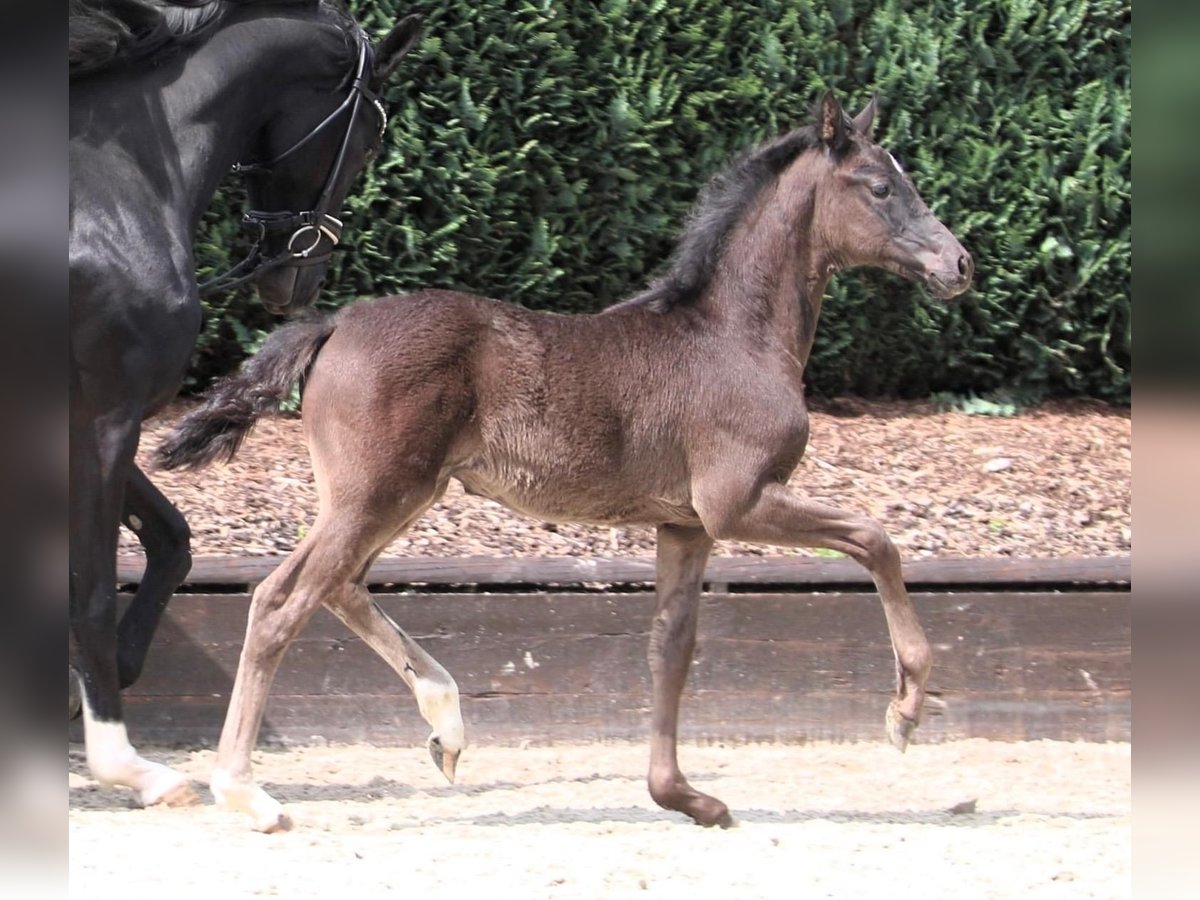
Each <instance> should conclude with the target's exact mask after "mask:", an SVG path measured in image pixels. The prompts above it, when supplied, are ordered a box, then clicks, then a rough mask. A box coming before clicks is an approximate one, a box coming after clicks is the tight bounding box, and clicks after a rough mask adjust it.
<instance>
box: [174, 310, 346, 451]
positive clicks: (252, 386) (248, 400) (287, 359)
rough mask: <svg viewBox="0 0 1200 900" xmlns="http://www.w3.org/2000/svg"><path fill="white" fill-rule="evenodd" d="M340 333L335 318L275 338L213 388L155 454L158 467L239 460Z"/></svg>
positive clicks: (285, 330) (277, 333)
mask: <svg viewBox="0 0 1200 900" xmlns="http://www.w3.org/2000/svg"><path fill="white" fill-rule="evenodd" d="M334 328H335V322H334V317H333V316H325V317H323V318H320V319H314V320H310V321H304V322H296V323H294V324H291V325H284V326H283V327H282V328H278V329H276V330H275V331H273V332H271V334H270V336H269V337H268V338H267V339H266V341H265V342H264V343H263V345H262V349H260V350H259V351H258V352H257V353H255V354H254V355H253V356H252V357H250V358H249V359H248V360H246V361H245V362H244V363H243V364H242V367H241V369H239V370H238V371H237V372H234V373H233V374H232V375H226V376H225V377H224V378H222V379H221V380H220V381H218V382H217V383H216V384H214V385H213V386H212V387H211V388H209V390H208V391H207V392H205V394H204V396H203V399H202V403H201V404H200V406H198V407H196V408H195V409H194V410H192V411H191V412H190V413H188V414H187V415H186V416H184V417H183V418H182V419H180V421H179V423H178V424H177V425H176V426H175V428H174V429H173V430H172V431H171V433H170V434H168V435H167V437H166V438H165V439H164V440H163V442H162V443H161V444H160V445H159V447H158V449H157V450H156V451H155V463H156V465H157V467H158V468H160V469H184V468H186V469H198V468H201V467H203V466H206V465H208V464H209V463H211V462H213V461H214V460H220V461H222V462H229V460H231V459H233V457H234V455H235V454H236V453H237V452H238V448H239V447H241V446H242V441H244V440H245V439H246V435H248V434H249V433H250V430H251V429H252V428H253V427H254V423H255V422H257V421H258V419H259V418H260V417H261V416H263V415H270V414H274V413H278V412H279V408H280V405H281V404H282V403H283V402H284V401H285V400H287V399H288V397H289V395H290V394H291V392H292V385H294V384H296V382H298V381H302V380H303V379H304V377H305V376H306V375H307V374H308V372H309V370H310V369H311V368H312V365H313V363H314V362H315V361H316V358H317V354H318V353H320V352H321V348H322V347H323V346H324V345H325V341H326V340H328V339H329V336H330V335H331V334H333V330H334Z"/></svg>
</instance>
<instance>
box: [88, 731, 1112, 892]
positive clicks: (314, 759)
mask: <svg viewBox="0 0 1200 900" xmlns="http://www.w3.org/2000/svg"><path fill="white" fill-rule="evenodd" d="M469 754H470V755H469V756H468V755H464V757H463V765H462V767H461V768H460V774H461V776H462V778H461V782H460V785H459V786H456V787H448V786H447V785H446V784H445V782H444V781H441V780H440V776H439V775H438V773H437V772H435V771H434V769H433V767H432V766H430V765H429V764H428V760H427V758H426V757H425V752H424V749H423V748H390V749H385V748H378V747H368V746H363V745H355V746H349V747H306V748H295V749H289V750H285V751H268V752H260V753H258V754H256V759H257V762H258V764H259V767H260V768H259V771H260V773H261V775H262V777H263V779H264V781H265V782H266V783H267V784H268V785H269V789H271V790H273V791H274V792H275V794H276V796H277V797H279V798H280V799H281V800H283V802H285V803H286V804H287V805H288V808H289V811H290V813H291V814H292V816H293V817H294V819H295V823H296V824H295V828H294V830H293V831H291V832H288V833H285V834H279V835H270V836H265V835H260V834H255V833H251V832H250V831H249V830H248V828H247V826H246V824H245V823H244V822H243V821H241V819H240V818H238V817H236V816H234V815H232V814H229V813H225V812H223V811H221V810H219V809H217V808H216V807H214V806H212V805H211V803H208V804H206V805H204V806H199V807H192V808H186V809H159V808H155V809H148V810H135V809H132V808H131V805H130V797H129V795H128V794H127V793H123V792H116V791H111V790H101V789H99V788H98V787H97V786H96V785H95V784H94V783H93V782H92V781H91V780H90V778H88V777H87V775H86V768H85V767H84V765H83V763H82V758H81V753H80V751H79V750H78V749H76V750H74V751H72V759H71V768H72V773H71V775H70V783H69V792H70V812H69V816H68V820H69V829H70V842H71V856H70V879H71V881H70V883H71V892H72V895H78V896H79V897H81V898H82V897H85V896H86V897H126V898H142V897H172V898H177V900H178V898H191V897H196V898H204V900H211V898H213V897H276V896H282V897H290V898H296V900H303V898H314V900H318V898H319V900H328V898H330V897H356V898H357V897H362V898H376V897H388V896H404V897H428V898H440V897H445V898H451V897H453V898H458V897H464V898H465V897H489V898H490V897H495V898H521V900H532V898H589V900H591V898H600V897H614V898H615V897H637V896H649V897H656V898H657V897H665V898H675V897H680V898H687V900H699V898H710V897H712V898H715V897H722V898H728V897H742V898H759V897H836V898H859V897H861V898H874V897H889V896H894V895H897V894H901V895H907V894H912V895H914V896H919V897H923V898H952V900H960V898H963V897H971V898H1001V897H1004V898H1007V897H1019V898H1022V900H1030V898H1064V900H1065V898H1072V900H1073V898H1078V897H1092V898H1123V897H1129V896H1130V895H1131V885H1130V877H1131V831H1132V829H1131V778H1130V746H1129V745H1128V744H1070V743H1058V742H1050V741H1037V742H1029V743H1012V744H1009V743H995V742H989V741H981V740H970V741H961V742H957V743H948V744H937V745H929V746H923V745H918V746H914V747H913V748H911V749H910V750H909V752H908V753H907V754H905V755H903V756H902V755H900V754H898V753H896V752H895V751H894V750H893V749H892V748H891V747H889V746H886V745H884V744H882V743H880V744H807V745H803V746H774V745H749V746H739V747H723V746H695V745H686V746H684V747H683V748H681V761H682V763H683V766H684V769H685V771H687V772H688V773H689V775H690V776H691V777H692V780H693V782H694V783H695V784H696V785H697V786H699V787H701V788H702V789H704V790H706V791H709V792H711V793H714V794H716V795H717V796H719V797H721V798H722V799H724V800H726V802H728V803H729V804H730V807H731V808H732V810H733V811H734V814H735V816H736V818H737V820H738V824H737V827H735V828H733V829H730V830H726V831H722V830H720V829H702V828H699V827H697V826H695V825H692V824H690V823H689V822H688V821H686V820H685V819H684V818H683V817H682V816H680V815H678V814H675V813H667V812H665V811H663V810H660V809H659V808H658V807H656V806H655V805H654V804H653V802H652V801H651V800H650V797H649V795H648V794H647V793H646V788H645V784H644V771H645V762H646V750H645V747H644V746H641V745H634V744H568V745H561V746H552V747H540V746H535V747H528V748H524V749H518V748H513V747H507V748H505V747H479V748H472V749H471V750H470V751H469ZM153 755H154V758H156V759H162V760H163V761H166V762H169V763H171V764H173V765H176V766H178V767H179V768H180V769H182V770H183V771H185V772H189V773H191V774H193V775H194V776H196V777H198V778H203V777H204V776H206V775H207V773H208V770H209V768H210V767H211V764H212V754H211V752H209V751H192V752H187V751H161V750H155V751H154V752H153ZM954 809H957V810H960V811H959V812H953V811H952V810H954Z"/></svg>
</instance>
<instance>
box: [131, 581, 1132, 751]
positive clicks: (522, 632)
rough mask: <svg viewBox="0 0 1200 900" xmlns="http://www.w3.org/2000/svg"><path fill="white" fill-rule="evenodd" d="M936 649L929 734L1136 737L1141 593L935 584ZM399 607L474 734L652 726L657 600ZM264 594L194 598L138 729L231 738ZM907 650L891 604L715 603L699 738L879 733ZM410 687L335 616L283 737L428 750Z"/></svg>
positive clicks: (288, 700)
mask: <svg viewBox="0 0 1200 900" xmlns="http://www.w3.org/2000/svg"><path fill="white" fill-rule="evenodd" d="M913 599H914V603H915V604H916V606H917V609H918V611H919V613H920V616H921V619H922V622H923V624H924V626H925V629H926V631H927V633H928V634H929V637H930V641H931V642H932V643H933V645H934V648H935V659H934V671H933V675H932V677H931V680H930V684H929V688H930V691H931V693H932V694H933V695H934V697H935V699H937V700H941V701H943V702H944V703H945V706H944V708H942V707H939V706H937V705H931V706H929V707H927V715H926V721H925V722H924V723H923V725H922V729H921V733H922V735H923V738H924V740H927V741H936V740H945V739H948V738H957V737H971V736H974V737H988V738H994V739H1018V738H1034V737H1046V738H1058V739H1065V740H1076V739H1085V740H1129V737H1130V720H1131V709H1132V691H1131V689H1132V675H1131V671H1132V662H1131V653H1130V609H1131V598H1130V595H1129V594H1128V593H1119V592H1072V593H1061V594H1054V593H1046V592H1031V593H1000V592H992V593H925V594H915V595H914V598H913ZM377 600H378V602H379V603H380V605H381V606H382V607H383V608H384V609H385V611H387V613H388V614H389V615H390V616H391V617H392V618H393V619H395V621H397V622H398V623H400V625H401V626H402V627H404V628H405V629H406V630H407V631H408V632H409V633H410V634H411V635H412V636H413V637H415V638H417V639H418V640H419V641H420V642H421V643H422V645H423V646H424V647H425V648H426V649H427V650H428V651H429V652H431V653H432V654H433V655H434V656H435V657H437V658H438V659H439V660H440V661H441V662H442V663H443V664H444V665H445V666H446V667H447V668H448V669H449V670H450V671H451V672H452V673H453V674H454V675H455V677H456V678H457V680H458V683H459V687H460V690H461V691H462V693H463V698H464V700H463V706H464V714H465V716H466V718H467V721H468V725H469V728H470V729H471V737H472V739H473V740H483V741H508V740H525V739H531V740H541V739H545V740H550V739H566V738H570V739H575V740H593V739H606V738H639V737H642V736H643V735H644V733H645V729H646V722H647V713H648V704H649V697H650V679H649V672H648V668H647V664H646V658H645V654H646V646H647V642H648V628H649V623H650V619H651V615H652V611H653V598H652V596H651V595H650V594H649V593H625V594H589V593H575V594H562V593H559V594H545V593H528V594H508V595H506V594H484V593H476V594H452V595H446V594H391V595H389V594H381V595H378V596H377ZM247 607H248V598H247V597H246V596H245V595H237V594H224V595H202V594H182V595H179V596H177V597H176V598H175V599H174V600H173V601H172V604H171V607H170V608H169V611H168V614H167V617H166V619H165V621H164V623H163V627H162V629H161V632H160V635H159V638H158V640H157V641H156V643H155V646H154V647H153V649H152V651H151V655H150V659H149V661H148V663H147V667H146V671H145V674H144V675H143V678H142V680H141V681H140V682H139V683H138V684H137V685H136V686H134V687H133V688H132V689H130V690H129V691H127V692H126V704H127V711H128V719H129V722H130V728H131V731H132V733H133V734H134V735H135V737H136V739H138V740H141V741H153V742H172V743H173V742H183V743H189V744H191V743H199V744H208V743H212V742H214V741H215V740H216V738H217V735H218V732H219V729H220V723H221V720H222V718H223V716H224V711H225V705H226V703H227V699H228V693H229V687H230V685H231V683H232V679H233V673H234V671H235V670H236V666H237V660H238V655H239V653H240V648H241V642H242V636H243V631H244V628H245V616H246V611H247ZM893 677H894V675H893V661H892V653H891V648H890V645H889V643H888V637H887V630H886V625H885V622H884V617H883V612H882V610H881V608H880V604H879V600H878V597H876V596H875V595H872V594H862V593H826V594H779V593H774V594H710V595H706V596H705V598H704V600H703V607H702V611H701V624H700V643H699V647H698V652H697V656H696V661H695V664H694V666H693V671H692V675H691V679H690V681H689V687H688V691H687V693H686V694H685V699H684V713H683V726H682V731H683V733H684V734H685V735H686V736H688V737H691V738H703V739H713V740H733V741H736V740H790V741H802V740H808V739H813V740H815V739H838V740H859V739H862V740H876V739H880V738H881V737H882V735H883V727H882V722H883V712H884V709H885V707H886V706H887V701H888V697H889V694H890V691H891V689H892V679H893ZM425 730H426V729H425V725H424V723H423V722H421V721H420V719H419V717H418V716H417V713H416V709H415V704H414V703H413V701H412V698H411V696H410V695H409V694H408V692H407V690H406V689H405V688H404V685H403V684H402V682H401V681H400V679H399V678H398V676H396V675H395V674H394V673H393V672H392V671H391V670H390V669H389V668H388V667H387V666H386V664H384V663H383V662H382V661H381V660H380V659H379V658H378V657H376V656H375V655H374V654H373V653H372V652H371V651H370V650H369V649H368V648H367V647H365V645H364V644H363V643H362V642H361V641H360V640H358V638H357V637H355V636H354V635H352V634H351V633H350V632H349V631H347V630H346V629H345V628H344V627H343V626H342V625H341V623H340V622H338V621H337V620H336V619H334V618H333V616H331V615H330V614H328V613H326V612H325V611H323V610H321V611H319V612H318V613H317V615H316V616H315V617H314V619H313V621H312V622H311V623H310V624H309V625H308V626H307V627H306V629H305V631H304V632H303V634H302V636H301V638H300V639H299V640H298V641H297V642H296V643H295V644H293V646H292V648H291V649H290V650H289V652H288V654H287V656H286V657H285V658H284V661H283V664H282V666H281V667H280V671H279V673H278V675H277V677H276V681H275V686H274V690H273V692H272V699H271V703H270V706H269V708H268V715H267V721H266V724H265V726H264V732H263V733H264V739H265V740H267V741H270V740H289V741H308V740H312V739H314V738H318V739H327V740H373V741H381V742H397V743H409V742H413V741H420V740H422V739H423V738H424V735H425Z"/></svg>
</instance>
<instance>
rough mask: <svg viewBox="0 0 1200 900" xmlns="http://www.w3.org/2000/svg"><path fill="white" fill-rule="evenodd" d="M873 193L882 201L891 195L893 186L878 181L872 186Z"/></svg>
mask: <svg viewBox="0 0 1200 900" xmlns="http://www.w3.org/2000/svg"><path fill="white" fill-rule="evenodd" d="M871 193H872V194H873V195H874V196H876V197H878V198H880V199H881V200H882V199H883V198H884V197H888V196H890V195H891V193H892V186H891V185H890V184H888V183H887V182H886V181H877V182H875V184H873V185H871Z"/></svg>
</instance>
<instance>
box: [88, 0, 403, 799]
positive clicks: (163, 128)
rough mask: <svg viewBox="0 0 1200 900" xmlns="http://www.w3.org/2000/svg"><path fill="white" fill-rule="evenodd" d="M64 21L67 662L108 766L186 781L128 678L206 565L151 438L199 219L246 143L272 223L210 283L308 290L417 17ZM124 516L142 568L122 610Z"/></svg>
mask: <svg viewBox="0 0 1200 900" xmlns="http://www.w3.org/2000/svg"><path fill="white" fill-rule="evenodd" d="M69 21H70V29H69V39H70V40H69V47H70V86H71V118H70V154H71V182H70V184H71V186H70V198H71V199H70V242H69V249H70V317H71V325H70V335H71V337H70V356H71V375H70V479H71V485H70V523H71V536H70V621H71V633H72V636H73V638H74V641H75V647H74V653H73V662H74V666H73V668H74V670H75V674H73V675H72V678H74V677H76V675H77V677H78V679H79V683H80V685H81V686H82V708H83V714H84V734H85V739H86V742H87V757H88V766H89V768H90V769H91V772H92V774H93V775H94V776H95V777H96V779H97V780H99V781H100V782H101V783H104V784H120V785H126V786H128V787H131V788H133V789H134V790H135V791H136V792H137V793H138V796H139V798H140V800H141V801H142V802H143V803H144V804H151V803H157V802H172V803H174V802H187V801H190V800H191V799H192V795H191V790H190V788H189V787H188V784H187V782H186V780H185V779H184V778H183V776H182V775H180V774H179V773H177V772H175V771H173V770H171V769H169V768H167V767H165V766H162V765H159V764H156V763H151V762H148V761H146V760H144V759H142V758H141V757H140V756H138V754H137V753H136V751H135V750H134V749H133V747H132V746H131V745H130V743H129V740H128V736H127V734H126V729H125V725H124V723H123V721H122V713H121V697H120V688H121V687H124V686H127V685H129V684H131V683H132V682H133V681H134V680H135V679H136V678H137V677H138V674H139V673H140V671H141V668H142V663H143V661H144V659H145V656H146V652H147V649H148V647H149V645H150V641H151V639H152V637H153V635H154V631H155V628H156V627H157V625H158V621H159V619H160V617H161V615H162V612H163V609H164V607H165V606H166V603H167V600H168V598H169V597H170V596H171V594H172V593H173V592H174V590H175V588H176V587H178V585H179V583H180V582H181V581H182V580H183V578H184V577H185V576H186V575H187V572H188V569H189V568H190V566H191V555H190V549H189V532H188V528H187V524H186V523H185V522H184V520H183V517H182V516H181V515H180V514H179V512H178V511H177V510H176V509H175V508H174V507H173V506H172V505H171V503H170V502H169V501H168V500H167V499H166V498H165V497H164V496H163V495H162V494H161V493H160V492H159V491H158V490H157V489H156V488H155V487H154V485H153V484H151V483H150V481H149V479H148V478H147V477H146V475H145V474H144V473H143V472H142V471H141V470H140V469H139V468H138V467H137V465H136V463H135V452H136V450H137V446H138V440H139V436H140V432H141V423H142V421H143V420H144V419H145V418H146V417H147V416H149V415H152V414H153V413H154V412H155V411H156V410H158V409H160V408H161V407H162V406H163V405H164V404H165V403H167V402H168V401H169V400H170V399H171V398H172V397H173V396H174V394H175V393H176V391H177V390H178V387H179V385H180V383H181V381H182V379H183V376H184V373H185V370H186V368H187V365H188V361H189V357H190V356H191V352H192V349H193V347H194V346H195V342H196V337H197V335H198V333H199V329H200V321H201V306H200V300H199V298H200V286H198V285H197V283H196V276H195V265H194V261H193V255H192V236H193V234H194V233H195V230H196V227H197V224H198V222H199V220H200V216H201V215H202V213H203V212H204V210H205V208H206V207H207V206H208V205H209V203H210V201H211V199H212V196H213V194H214V192H215V191H216V189H217V186H218V184H219V182H220V181H221V179H222V177H223V175H224V174H225V173H226V172H228V171H229V169H230V167H231V166H234V165H235V164H238V163H240V164H241V165H239V166H237V168H239V169H240V170H241V171H243V172H244V173H245V174H246V175H247V195H248V197H249V200H250V203H251V205H252V207H253V209H252V211H251V212H249V213H247V215H246V221H247V223H248V224H250V225H251V226H253V227H254V228H255V229H256V232H257V236H258V240H257V241H256V243H255V247H254V251H253V252H252V254H251V256H250V257H249V258H248V259H247V260H246V261H245V262H244V263H242V264H241V265H240V266H238V267H237V269H236V270H235V271H234V272H233V273H232V274H231V275H230V276H228V277H226V278H224V279H222V280H219V281H218V283H216V284H215V285H213V287H215V288H224V287H228V286H231V285H233V284H237V283H240V282H242V281H247V280H251V279H253V280H254V282H255V283H256V285H257V287H258V292H259V295H260V297H261V298H262V300H263V302H264V303H265V304H266V305H267V307H268V308H269V309H271V310H272V311H273V312H277V313H287V312H290V311H292V310H296V309H300V308H303V307H306V306H308V305H310V304H311V303H312V301H313V299H314V298H315V297H316V294H317V292H318V290H319V289H320V287H321V283H322V281H323V279H324V277H325V271H326V267H327V265H328V261H329V257H330V254H331V253H332V252H333V248H334V246H335V245H336V244H337V242H338V239H339V237H340V235H341V225H342V223H341V221H340V220H339V219H338V213H339V209H340V204H341V202H342V200H343V199H344V198H345V196H346V193H347V191H348V190H349V188H350V186H351V183H352V182H353V181H354V179H355V177H356V175H357V174H358V172H359V171H360V170H361V169H362V167H363V166H364V165H365V164H366V163H367V161H368V160H369V159H370V158H371V157H372V156H373V155H374V154H375V153H377V152H378V150H379V147H380V143H381V141H382V136H383V130H384V125H385V117H386V114H385V111H384V108H383V106H382V104H381V103H380V102H379V99H378V96H377V95H378V92H379V91H380V89H381V88H382V86H383V85H384V83H385V82H386V80H387V79H388V77H389V76H390V75H391V74H392V72H393V71H394V70H395V69H396V67H397V64H398V63H399V61H400V59H401V57H403V56H404V54H405V53H406V52H407V51H408V50H409V49H410V48H411V47H412V45H413V43H414V42H415V40H416V38H417V35H418V33H419V31H420V19H419V17H417V16H409V17H407V18H405V19H404V20H402V21H401V22H399V23H398V24H397V25H396V26H395V27H394V28H393V29H392V30H391V31H390V32H389V33H388V35H387V36H386V37H385V38H384V39H383V40H382V41H381V42H380V43H379V44H378V45H377V46H372V44H371V42H370V41H369V40H368V39H367V38H366V36H365V35H364V34H363V32H362V31H361V29H360V28H359V27H358V26H357V25H356V24H355V22H354V20H353V19H352V18H351V17H350V16H349V14H347V13H346V12H345V11H344V10H343V9H341V8H339V7H337V6H334V5H332V4H331V3H330V2H328V0H268V2H255V0H208V2H202V0H176V2H168V0H71V3H70V19H69ZM122 522H124V524H125V525H126V526H127V527H129V528H130V529H132V530H133V531H134V532H135V533H136V534H137V536H138V538H139V540H140V541H141V543H142V545H143V547H144V548H145V551H146V572H145V576H144V578H143V580H142V583H141V585H140V587H139V589H138V591H137V593H136V595H135V596H134V598H133V600H132V602H131V604H130V606H129V608H128V610H127V611H126V613H125V615H124V616H123V617H122V618H121V621H120V625H119V626H118V623H117V598H116V548H117V531H118V529H119V527H120V524H121V523H122Z"/></svg>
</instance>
